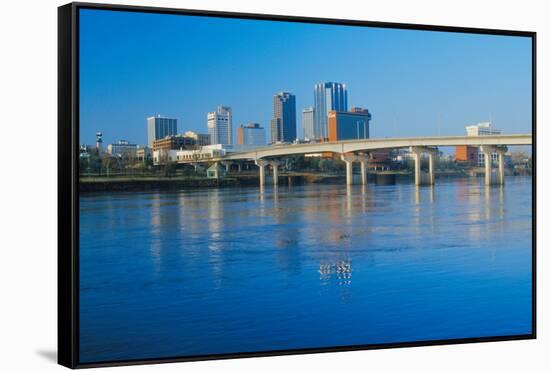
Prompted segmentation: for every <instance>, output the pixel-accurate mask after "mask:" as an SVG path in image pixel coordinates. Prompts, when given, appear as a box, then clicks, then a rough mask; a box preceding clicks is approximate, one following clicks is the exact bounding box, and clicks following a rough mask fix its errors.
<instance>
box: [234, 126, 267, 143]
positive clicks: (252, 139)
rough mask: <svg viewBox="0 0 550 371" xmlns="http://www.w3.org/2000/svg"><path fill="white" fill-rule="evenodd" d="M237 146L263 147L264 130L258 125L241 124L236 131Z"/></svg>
mask: <svg viewBox="0 0 550 371" xmlns="http://www.w3.org/2000/svg"><path fill="white" fill-rule="evenodd" d="M237 144H250V145H256V146H264V145H265V129H264V128H263V127H261V126H260V124H255V123H250V124H248V125H246V126H244V125H243V124H241V125H240V126H239V128H238V129H237Z"/></svg>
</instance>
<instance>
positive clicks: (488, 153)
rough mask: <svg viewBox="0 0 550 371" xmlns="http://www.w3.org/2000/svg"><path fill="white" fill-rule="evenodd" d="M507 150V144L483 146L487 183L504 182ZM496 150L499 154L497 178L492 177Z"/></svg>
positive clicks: (501, 183) (500, 183)
mask: <svg viewBox="0 0 550 371" xmlns="http://www.w3.org/2000/svg"><path fill="white" fill-rule="evenodd" d="M507 150H508V148H507V147H506V146H481V152H482V153H483V157H484V159H483V160H484V162H485V185H487V186H490V185H493V184H499V185H503V184H504V154H505V153H506V151H507ZM495 152H496V153H497V154H498V171H497V178H496V179H492V168H493V166H492V165H493V153H495Z"/></svg>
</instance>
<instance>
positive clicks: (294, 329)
mask: <svg viewBox="0 0 550 371" xmlns="http://www.w3.org/2000/svg"><path fill="white" fill-rule="evenodd" d="M80 210H81V221H80V227H81V247H80V249H81V256H80V271H81V275H80V284H81V295H80V299H81V305H80V310H81V312H80V319H81V328H80V331H81V361H82V362H86V361H101V360H115V359H132V358H144V357H170V356H182V355H199V354H214V353H227V352H244V351H266V350H278V349H293V348H315V347H327V346H338V345H352V344H374V343H384V342H404V341H414V340H435V339H445V338H464V337H481V336H493V335H513V334H526V333H529V332H530V331H531V329H530V324H531V317H530V315H531V314H530V312H531V307H530V304H531V279H530V278H531V270H530V267H531V250H530V249H531V237H532V236H531V179H530V178H523V177H522V178H520V177H517V178H507V184H506V186H505V187H504V188H503V187H491V188H485V187H484V186H483V183H482V182H480V181H478V180H477V179H459V180H452V181H440V182H438V184H437V185H436V186H435V187H416V186H414V185H408V184H406V185H404V184H398V185H395V186H384V187H377V186H373V185H369V186H360V185H358V186H345V185H339V184H338V185H306V186H292V187H288V186H279V187H278V188H275V187H270V186H265V187H264V188H263V189H258V188H241V189H238V188H226V189H207V190H192V191H182V192H175V193H166V192H164V193H163V192H158V193H131V194H130V193H112V194H98V195H82V196H81V198H80Z"/></svg>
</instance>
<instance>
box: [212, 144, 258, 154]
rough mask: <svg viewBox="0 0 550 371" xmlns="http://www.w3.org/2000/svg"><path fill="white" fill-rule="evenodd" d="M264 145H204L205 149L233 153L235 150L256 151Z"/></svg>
mask: <svg viewBox="0 0 550 371" xmlns="http://www.w3.org/2000/svg"><path fill="white" fill-rule="evenodd" d="M262 147H264V146H259V145H254V144H211V145H209V146H204V147H202V148H203V149H206V150H208V149H216V150H220V151H223V152H224V154H226V153H233V152H248V151H254V150H256V149H258V148H262Z"/></svg>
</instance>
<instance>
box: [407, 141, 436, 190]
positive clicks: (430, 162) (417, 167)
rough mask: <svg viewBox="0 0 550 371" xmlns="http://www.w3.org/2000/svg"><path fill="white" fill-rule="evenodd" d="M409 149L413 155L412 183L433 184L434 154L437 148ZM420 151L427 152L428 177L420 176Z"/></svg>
mask: <svg viewBox="0 0 550 371" xmlns="http://www.w3.org/2000/svg"><path fill="white" fill-rule="evenodd" d="M409 151H410V152H412V153H413V155H414V184H416V185H417V186H418V185H424V184H428V185H434V184H435V156H436V155H437V149H435V148H430V147H410V148H409ZM422 153H428V179H427V180H425V179H423V178H422V175H423V174H422Z"/></svg>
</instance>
